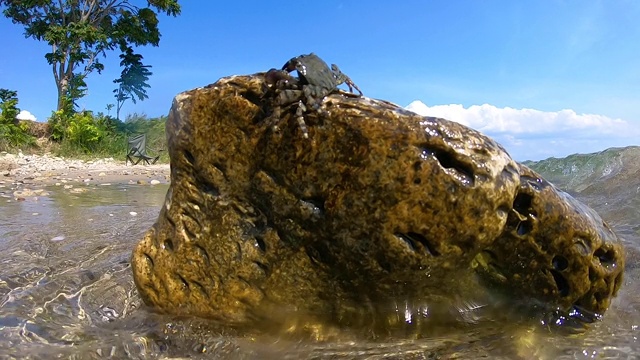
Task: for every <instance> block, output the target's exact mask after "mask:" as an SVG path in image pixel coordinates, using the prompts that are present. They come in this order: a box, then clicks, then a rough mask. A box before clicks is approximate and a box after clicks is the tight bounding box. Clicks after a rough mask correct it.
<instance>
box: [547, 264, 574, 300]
mask: <svg viewBox="0 0 640 360" xmlns="http://www.w3.org/2000/svg"><path fill="white" fill-rule="evenodd" d="M551 275H552V276H553V280H554V281H555V282H556V287H557V288H558V294H560V296H562V297H566V296H568V295H569V292H570V291H571V289H570V288H569V282H568V281H567V279H565V278H564V276H562V274H560V272H558V271H556V270H553V269H552V270H551Z"/></svg>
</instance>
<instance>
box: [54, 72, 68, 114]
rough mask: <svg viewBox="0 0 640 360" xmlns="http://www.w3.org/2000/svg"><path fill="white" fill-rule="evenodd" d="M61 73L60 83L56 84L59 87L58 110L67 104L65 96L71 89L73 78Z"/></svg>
mask: <svg viewBox="0 0 640 360" xmlns="http://www.w3.org/2000/svg"><path fill="white" fill-rule="evenodd" d="M60 75H61V76H60V78H59V80H58V83H57V84H56V86H57V87H58V109H57V110H62V108H63V107H64V105H65V101H66V100H65V97H66V95H67V92H68V90H69V82H70V81H71V79H70V78H69V76H68V75H67V74H60Z"/></svg>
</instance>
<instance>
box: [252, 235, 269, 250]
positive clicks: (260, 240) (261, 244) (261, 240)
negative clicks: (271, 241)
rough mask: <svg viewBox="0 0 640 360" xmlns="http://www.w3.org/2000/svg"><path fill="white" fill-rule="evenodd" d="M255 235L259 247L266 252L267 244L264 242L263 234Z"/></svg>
mask: <svg viewBox="0 0 640 360" xmlns="http://www.w3.org/2000/svg"><path fill="white" fill-rule="evenodd" d="M254 237H255V239H256V245H258V248H259V249H260V251H262V252H266V251H267V244H266V243H265V242H264V237H263V236H262V235H256V236H254Z"/></svg>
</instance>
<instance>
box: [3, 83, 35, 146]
mask: <svg viewBox="0 0 640 360" xmlns="http://www.w3.org/2000/svg"><path fill="white" fill-rule="evenodd" d="M19 113H20V109H18V92H17V91H13V90H7V89H0V150H9V149H11V148H16V147H20V146H32V145H33V144H34V143H35V139H34V138H33V137H32V136H30V135H29V134H28V130H29V127H28V125H27V124H23V123H20V122H19V121H18V120H16V116H18V114H19Z"/></svg>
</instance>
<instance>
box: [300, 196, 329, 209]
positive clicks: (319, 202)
mask: <svg viewBox="0 0 640 360" xmlns="http://www.w3.org/2000/svg"><path fill="white" fill-rule="evenodd" d="M302 201H304V202H308V203H310V204H312V205H313V206H315V207H316V208H318V209H319V210H320V211H321V212H324V202H325V199H324V198H322V197H319V196H316V197H310V198H303V199H302Z"/></svg>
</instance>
